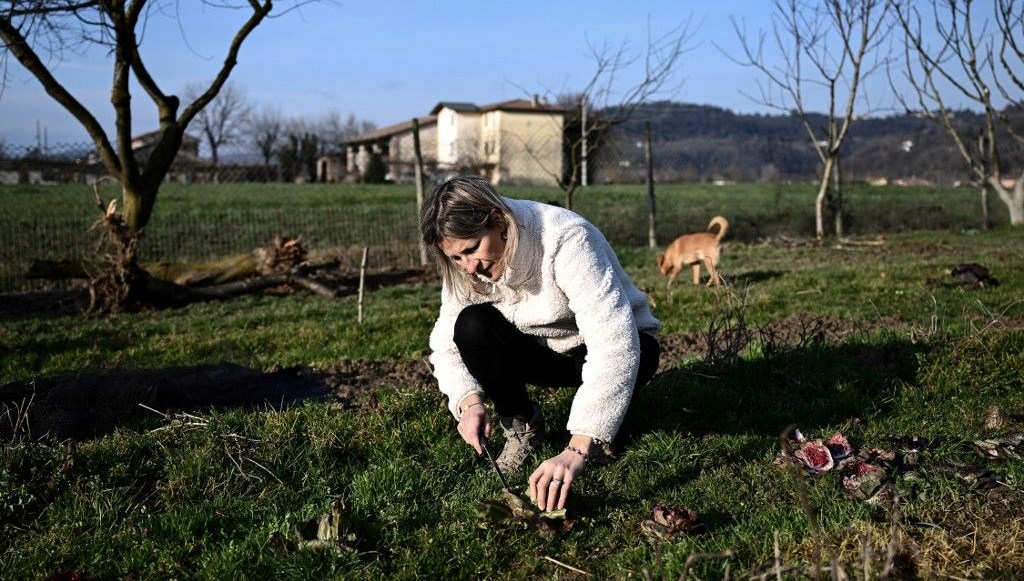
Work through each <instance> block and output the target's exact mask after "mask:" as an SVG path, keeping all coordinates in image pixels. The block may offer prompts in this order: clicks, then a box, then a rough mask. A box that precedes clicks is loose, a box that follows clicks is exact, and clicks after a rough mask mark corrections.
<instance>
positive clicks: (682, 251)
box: [658, 216, 729, 287]
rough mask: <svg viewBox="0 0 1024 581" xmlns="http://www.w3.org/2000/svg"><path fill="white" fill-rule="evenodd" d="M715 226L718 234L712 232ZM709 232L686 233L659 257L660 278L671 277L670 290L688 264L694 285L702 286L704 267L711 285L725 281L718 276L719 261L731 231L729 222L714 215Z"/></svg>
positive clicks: (669, 278)
mask: <svg viewBox="0 0 1024 581" xmlns="http://www.w3.org/2000/svg"><path fill="white" fill-rule="evenodd" d="M716 225H717V226H718V233H717V234H712V233H711V232H710V230H711V229H712V228H714V227H715V226H716ZM708 230H709V231H708V232H697V233H696V234H684V235H682V236H680V237H679V238H676V239H675V240H674V241H673V242H672V244H669V245H668V248H666V249H665V252H664V253H663V254H662V255H661V256H659V257H658V268H659V269H660V270H661V276H667V277H668V286H669V287H671V286H672V283H673V282H675V279H676V278H678V277H679V273H680V272H682V270H683V267H684V266H687V265H689V266H692V267H693V284H698V285H699V284H700V265H701V264H703V265H704V268H706V269H708V275H709V277H708V286H715V285H718V284H721V282H722V279H721V277H720V276H718V258H719V255H720V253H721V242H722V238H723V237H724V236H725V233H726V231H727V230H729V222H728V221H727V220H726V219H725V218H723V217H721V216H715V217H714V218H712V219H711V222H710V223H709V224H708Z"/></svg>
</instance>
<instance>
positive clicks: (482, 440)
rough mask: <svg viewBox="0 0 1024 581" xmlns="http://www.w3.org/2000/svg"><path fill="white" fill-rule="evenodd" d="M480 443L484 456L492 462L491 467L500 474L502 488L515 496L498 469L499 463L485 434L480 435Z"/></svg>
mask: <svg viewBox="0 0 1024 581" xmlns="http://www.w3.org/2000/svg"><path fill="white" fill-rule="evenodd" d="M480 443H481V444H483V447H484V454H487V459H488V460H490V461H491V466H494V471H495V472H497V473H498V479H500V480H501V486H502V487H503V488H504V489H505V490H507V491H509V492H511V493H513V494H515V491H514V490H512V488H511V487H510V486H509V485H508V481H507V480H505V475H504V474H502V473H501V468H498V463H497V462H495V461H494V456H493V455H492V454H491V448H490V446H488V445H487V437H486V436H484V435H483V434H480Z"/></svg>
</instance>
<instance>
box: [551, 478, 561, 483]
mask: <svg viewBox="0 0 1024 581" xmlns="http://www.w3.org/2000/svg"><path fill="white" fill-rule="evenodd" d="M556 482H557V483H559V484H561V483H562V481H561V480H559V479H558V478H552V479H551V484H554V483H556Z"/></svg>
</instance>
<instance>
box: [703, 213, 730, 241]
mask: <svg viewBox="0 0 1024 581" xmlns="http://www.w3.org/2000/svg"><path fill="white" fill-rule="evenodd" d="M716 225H717V226H718V233H717V234H715V242H721V241H722V238H725V233H726V232H728V231H729V221H728V220H726V219H725V218H723V217H722V216H715V217H714V218H712V219H711V222H709V223H708V230H711V229H712V228H714V227H715V226H716Z"/></svg>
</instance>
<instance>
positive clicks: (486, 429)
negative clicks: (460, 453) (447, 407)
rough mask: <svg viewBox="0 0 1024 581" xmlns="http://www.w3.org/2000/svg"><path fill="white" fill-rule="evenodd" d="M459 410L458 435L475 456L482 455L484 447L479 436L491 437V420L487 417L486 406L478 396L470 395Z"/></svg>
mask: <svg viewBox="0 0 1024 581" xmlns="http://www.w3.org/2000/svg"><path fill="white" fill-rule="evenodd" d="M461 408H462V415H461V416H459V435H460V436H462V439H463V440H465V441H466V443H467V444H469V446H470V447H471V448H473V449H474V450H476V453H477V454H483V453H484V445H483V442H481V441H480V435H481V434H483V435H484V436H486V437H488V438H489V437H491V418H490V417H489V416H488V415H487V406H485V405H484V402H483V398H481V397H480V396H479V395H470V396H467V397H466V399H465V400H463V402H462V406H461Z"/></svg>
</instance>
